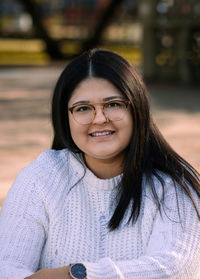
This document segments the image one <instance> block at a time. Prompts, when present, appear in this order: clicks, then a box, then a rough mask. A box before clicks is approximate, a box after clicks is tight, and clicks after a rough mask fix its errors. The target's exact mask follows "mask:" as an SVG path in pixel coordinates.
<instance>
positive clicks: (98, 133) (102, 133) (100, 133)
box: [89, 131, 114, 137]
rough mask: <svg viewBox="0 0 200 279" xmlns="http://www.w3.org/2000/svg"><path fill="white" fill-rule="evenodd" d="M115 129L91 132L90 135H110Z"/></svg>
mask: <svg viewBox="0 0 200 279" xmlns="http://www.w3.org/2000/svg"><path fill="white" fill-rule="evenodd" d="M113 133H114V131H96V132H93V133H90V134H89V135H90V136H91V137H103V136H109V135H112V134H113Z"/></svg>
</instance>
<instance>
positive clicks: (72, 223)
mask: <svg viewBox="0 0 200 279" xmlns="http://www.w3.org/2000/svg"><path fill="white" fill-rule="evenodd" d="M83 174H84V168H83V166H82V165H81V163H80V162H79V161H78V160H77V159H76V158H75V156H74V155H73V154H72V153H70V152H69V151H67V150H62V151H54V150H49V151H45V152H43V153H41V155H40V156H39V157H38V158H37V160H36V161H34V162H33V163H32V164H30V165H29V166H28V167H26V168H25V169H23V170H22V171H21V173H20V174H19V176H18V177H17V179H16V182H15V183H14V185H13V187H12V188H11V190H10V191H9V193H8V196H7V198H6V200H5V202H4V205H3V208H2V212H1V216H0V279H23V278H24V277H26V276H29V275H31V274H33V273H34V272H36V271H37V270H38V269H42V268H56V267H62V266H65V265H69V264H70V263H77V262H81V263H84V264H85V266H86V268H87V274H88V276H87V277H88V279H122V278H124V279H158V278H159V279H167V278H170V279H175V278H176V279H188V278H192V279H197V278H198V279H199V278H200V224H199V221H198V218H197V215H196V213H195V210H194V208H193V206H192V205H191V202H190V201H189V200H188V198H187V197H186V196H185V195H184V194H183V193H182V192H181V191H178V199H179V201H180V208H179V213H180V216H179V214H178V210H177V205H176V195H175V192H174V186H173V184H172V182H171V180H170V179H169V178H168V177H164V176H163V177H164V179H165V182H166V198H165V201H164V205H165V206H164V207H163V212H162V214H160V213H159V211H158V209H157V207H156V205H155V203H154V200H153V197H152V194H151V191H150V187H149V185H148V183H146V182H145V181H144V183H143V188H144V191H143V192H144V193H143V199H142V207H141V213H140V216H139V218H138V220H137V222H136V223H135V224H134V225H132V224H129V225H128V226H127V225H126V222H127V220H128V218H129V213H130V209H131V208H129V212H127V214H126V215H125V218H124V220H123V222H122V224H121V225H120V227H119V228H118V229H117V230H114V231H111V232H110V231H109V229H108V226H107V224H108V221H109V220H110V218H111V216H112V214H113V212H114V209H115V205H116V203H115V201H116V200H117V193H118V183H119V181H120V176H117V177H115V178H112V179H105V180H103V179H99V178H97V177H95V176H94V174H93V173H92V172H90V171H89V170H88V169H87V170H86V174H85V176H84V177H83V178H82V176H83ZM81 178H82V179H81ZM154 180H155V183H156V188H157V189H158V195H160V194H161V189H162V187H161V185H160V183H159V182H158V181H157V180H156V179H154ZM133 187H134V185H133ZM197 201H198V200H197ZM179 217H181V223H180V218H179Z"/></svg>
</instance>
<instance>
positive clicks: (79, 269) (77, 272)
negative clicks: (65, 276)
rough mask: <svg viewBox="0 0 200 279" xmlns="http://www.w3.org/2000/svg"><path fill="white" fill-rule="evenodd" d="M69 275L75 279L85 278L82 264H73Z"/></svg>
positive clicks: (84, 269)
mask: <svg viewBox="0 0 200 279" xmlns="http://www.w3.org/2000/svg"><path fill="white" fill-rule="evenodd" d="M70 272H71V275H72V276H73V277H74V278H77V279H84V278H86V268H85V266H84V265H83V264H74V265H73V266H72V267H71V270H70Z"/></svg>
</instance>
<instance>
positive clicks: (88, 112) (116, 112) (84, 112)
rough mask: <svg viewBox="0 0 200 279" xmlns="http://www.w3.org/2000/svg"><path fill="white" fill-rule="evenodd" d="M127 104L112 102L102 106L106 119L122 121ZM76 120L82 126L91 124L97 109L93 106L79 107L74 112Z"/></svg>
mask: <svg viewBox="0 0 200 279" xmlns="http://www.w3.org/2000/svg"><path fill="white" fill-rule="evenodd" d="M127 105H128V104H127V103H125V102H123V101H112V102H108V103H105V104H104V105H103V106H102V105H101V106H100V107H101V109H103V113H104V115H105V117H106V118H107V119H109V120H111V121H118V120H121V119H122V118H123V116H124V113H125V111H126V109H127ZM72 113H73V117H74V119H75V120H76V121H77V122H78V123H80V124H89V123H91V122H92V121H93V119H94V117H95V114H96V108H95V107H94V106H93V105H89V104H88V105H85V104H84V105H78V106H76V107H74V108H73V110H72Z"/></svg>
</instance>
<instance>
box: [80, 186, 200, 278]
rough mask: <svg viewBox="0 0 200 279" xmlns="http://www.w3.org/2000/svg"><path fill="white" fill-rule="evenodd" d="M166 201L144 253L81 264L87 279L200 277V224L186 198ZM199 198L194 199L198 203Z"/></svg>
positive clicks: (174, 198) (168, 197)
mask: <svg viewBox="0 0 200 279" xmlns="http://www.w3.org/2000/svg"><path fill="white" fill-rule="evenodd" d="M178 195H179V213H180V217H181V222H180V219H179V213H178V209H177V204H176V195H175V193H173V194H170V195H168V196H167V197H166V198H165V205H166V206H165V207H164V211H163V209H162V214H160V213H159V212H158V213H157V216H156V218H155V221H154V226H153V231H152V234H151V237H150V240H149V244H148V247H147V250H146V253H145V254H144V255H143V256H142V257H140V258H138V259H133V260H128V261H113V260H112V259H110V258H103V259H101V260H100V261H98V262H97V263H90V262H84V263H83V264H84V265H85V266H86V268H87V275H88V276H87V278H88V279H97V278H98V279H99V278H103V279H122V278H123V279H161V278H162V279H167V278H168V279H169V278H170V279H189V278H190V279H198V278H200V267H199V263H200V222H199V219H198V217H197V214H196V212H195V210H194V208H193V205H192V204H191V202H190V200H189V199H188V197H186V196H185V195H184V194H183V193H180V191H179V193H178ZM198 202H199V199H197V204H198Z"/></svg>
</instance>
